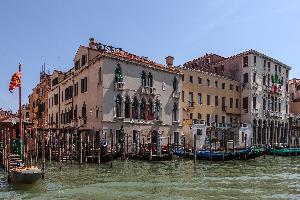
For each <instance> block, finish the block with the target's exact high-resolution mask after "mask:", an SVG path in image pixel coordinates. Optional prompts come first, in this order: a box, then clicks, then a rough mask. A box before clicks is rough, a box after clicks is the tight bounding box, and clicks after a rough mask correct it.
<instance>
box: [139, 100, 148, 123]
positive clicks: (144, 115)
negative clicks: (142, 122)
mask: <svg viewBox="0 0 300 200" xmlns="http://www.w3.org/2000/svg"><path fill="white" fill-rule="evenodd" d="M146 112H147V105H146V100H145V99H144V98H142V101H141V105H140V113H141V118H142V119H147V113H146Z"/></svg>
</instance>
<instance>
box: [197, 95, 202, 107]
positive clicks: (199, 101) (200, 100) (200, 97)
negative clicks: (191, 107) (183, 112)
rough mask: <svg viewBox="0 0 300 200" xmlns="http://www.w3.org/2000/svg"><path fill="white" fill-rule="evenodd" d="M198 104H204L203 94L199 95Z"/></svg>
mask: <svg viewBox="0 0 300 200" xmlns="http://www.w3.org/2000/svg"><path fill="white" fill-rule="evenodd" d="M198 104H199V105H201V104H202V94H201V93H198Z"/></svg>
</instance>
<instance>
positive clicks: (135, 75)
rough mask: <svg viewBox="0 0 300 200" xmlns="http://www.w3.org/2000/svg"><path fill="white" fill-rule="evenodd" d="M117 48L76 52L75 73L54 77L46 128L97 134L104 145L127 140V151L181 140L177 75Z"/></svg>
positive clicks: (92, 46) (95, 47)
mask: <svg viewBox="0 0 300 200" xmlns="http://www.w3.org/2000/svg"><path fill="white" fill-rule="evenodd" d="M166 60H167V62H168V63H167V64H168V65H161V64H158V63H155V62H153V61H150V60H149V59H147V58H145V57H139V56H136V55H134V54H130V53H128V52H125V51H123V50H122V49H120V48H114V47H111V46H106V45H103V44H101V43H96V42H95V41H94V39H93V38H91V39H90V43H89V47H85V46H80V47H79V49H78V51H77V53H76V55H75V58H74V67H72V68H71V69H70V70H69V71H68V72H67V73H61V72H54V73H53V74H52V76H51V82H52V86H51V91H50V93H49V120H50V123H49V126H51V128H53V130H54V129H56V130H57V131H62V130H76V131H85V132H91V133H96V135H99V137H101V138H102V139H104V140H106V141H107V142H108V144H109V143H110V141H112V138H111V137H113V141H118V140H119V138H118V137H119V135H120V132H121V130H124V132H125V134H126V143H128V146H129V149H128V150H129V152H130V151H136V147H137V146H139V145H137V144H138V143H142V141H143V142H145V143H149V142H150V141H152V142H154V143H155V141H153V140H160V142H162V144H167V143H168V139H172V138H173V140H174V137H176V136H177V135H179V134H181V132H182V126H181V121H182V119H181V117H182V111H181V110H180V108H181V101H180V91H181V90H182V84H181V73H180V71H179V70H178V69H176V68H174V67H173V66H172V64H173V63H172V62H173V58H172V57H167V59H166Z"/></svg>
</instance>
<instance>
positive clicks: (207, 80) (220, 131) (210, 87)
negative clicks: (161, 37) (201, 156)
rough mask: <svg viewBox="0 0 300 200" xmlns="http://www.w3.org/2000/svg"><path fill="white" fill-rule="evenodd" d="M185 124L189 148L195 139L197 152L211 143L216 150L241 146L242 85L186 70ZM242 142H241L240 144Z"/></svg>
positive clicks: (183, 93) (184, 92)
mask: <svg viewBox="0 0 300 200" xmlns="http://www.w3.org/2000/svg"><path fill="white" fill-rule="evenodd" d="M182 72H183V79H182V81H183V83H182V84H183V91H182V101H183V124H184V132H185V135H186V136H187V138H189V140H188V141H189V142H188V143H189V146H191V143H192V142H191V141H192V140H193V136H194V135H196V140H197V144H196V147H197V149H198V148H205V147H206V148H207V143H208V141H209V138H210V136H211V139H212V140H214V141H215V143H217V147H218V148H220V147H224V146H227V141H228V140H231V141H233V140H235V145H236V146H239V145H242V143H239V130H240V129H239V125H240V114H241V113H240V106H241V103H240V99H241V92H240V90H241V87H240V82H238V81H235V80H231V79H229V78H226V77H224V76H220V75H217V74H213V73H210V72H204V71H200V70H195V69H190V68H184V69H182ZM241 142H242V141H241Z"/></svg>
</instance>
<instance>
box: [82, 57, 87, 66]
mask: <svg viewBox="0 0 300 200" xmlns="http://www.w3.org/2000/svg"><path fill="white" fill-rule="evenodd" d="M86 60H87V59H86V55H82V57H81V66H84V65H85V64H86Z"/></svg>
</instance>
